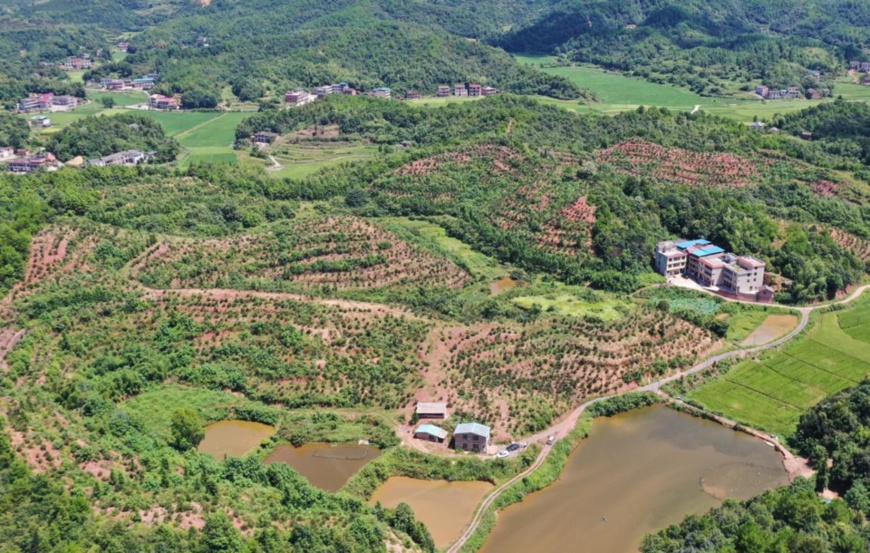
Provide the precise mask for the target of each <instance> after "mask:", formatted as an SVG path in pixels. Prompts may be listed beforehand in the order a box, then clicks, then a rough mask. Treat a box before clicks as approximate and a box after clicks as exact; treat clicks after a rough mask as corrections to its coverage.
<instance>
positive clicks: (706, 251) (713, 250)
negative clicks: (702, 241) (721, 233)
mask: <svg viewBox="0 0 870 553" xmlns="http://www.w3.org/2000/svg"><path fill="white" fill-rule="evenodd" d="M717 253H725V250H723V249H722V248H720V247H719V246H712V245H711V246H707V247H705V248H701V249H700V250H695V251H693V252H692V255H694V256H696V257H707V256H708V255H715V254H717Z"/></svg>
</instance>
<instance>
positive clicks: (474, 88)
mask: <svg viewBox="0 0 870 553" xmlns="http://www.w3.org/2000/svg"><path fill="white" fill-rule="evenodd" d="M482 88H483V87H481V86H480V85H479V84H470V85H468V95H469V96H471V97H472V98H476V97H478V96H480V93H481V89H482Z"/></svg>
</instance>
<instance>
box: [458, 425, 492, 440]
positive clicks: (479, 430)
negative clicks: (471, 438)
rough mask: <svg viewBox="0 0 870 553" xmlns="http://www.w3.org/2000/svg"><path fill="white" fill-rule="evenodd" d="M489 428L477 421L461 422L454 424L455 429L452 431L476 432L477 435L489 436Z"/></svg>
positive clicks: (459, 432)
mask: <svg viewBox="0 0 870 553" xmlns="http://www.w3.org/2000/svg"><path fill="white" fill-rule="evenodd" d="M489 432H490V428H489V427H488V426H486V425H485V424H480V423H478V422H463V423H460V424H458V425H456V430H455V431H454V432H453V433H454V434H477V435H478V436H485V437H486V438H489Z"/></svg>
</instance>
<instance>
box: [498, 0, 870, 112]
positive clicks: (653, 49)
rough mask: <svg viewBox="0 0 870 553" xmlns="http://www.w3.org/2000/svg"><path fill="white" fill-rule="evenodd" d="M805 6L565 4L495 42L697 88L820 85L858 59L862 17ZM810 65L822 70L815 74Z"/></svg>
mask: <svg viewBox="0 0 870 553" xmlns="http://www.w3.org/2000/svg"><path fill="white" fill-rule="evenodd" d="M806 8H807V9H805V10H800V11H799V12H795V13H793V14H790V16H788V17H784V16H783V13H782V11H781V10H779V9H778V8H777V7H775V6H773V5H770V4H767V3H765V2H759V1H757V0H740V1H736V2H730V3H729V4H728V6H727V7H724V6H721V5H713V4H710V3H708V2H703V1H701V0H683V1H681V2H678V3H663V4H662V3H644V2H639V1H637V0H623V1H620V2H618V3H617V4H616V5H610V4H601V3H592V2H566V3H562V4H560V5H559V6H558V8H556V9H554V10H553V11H552V12H550V13H548V14H547V15H545V16H543V17H541V18H539V19H538V20H537V21H536V22H534V23H533V24H530V25H527V26H525V27H523V28H518V29H514V30H512V31H511V32H508V33H506V34H505V35H504V36H502V37H499V38H498V39H497V41H496V43H497V44H499V45H501V46H503V47H504V48H506V49H507V50H508V51H511V52H527V53H537V54H553V53H559V54H560V55H561V56H562V57H563V58H565V59H566V60H570V61H574V62H581V63H593V64H595V65H599V66H602V67H605V68H608V69H616V70H620V71H623V72H624V73H626V74H628V75H630V76H637V77H642V78H644V79H647V80H650V81H653V82H657V83H667V84H672V85H676V86H681V87H686V88H689V89H691V90H692V91H694V92H696V93H698V94H701V95H706V96H721V95H724V94H740V93H741V92H743V91H745V90H752V89H753V88H754V86H755V85H756V84H761V83H762V82H763V83H765V84H770V85H772V86H774V87H777V88H784V87H786V86H790V85H794V84H798V85H801V86H802V87H803V88H804V89H806V88H810V87H813V88H817V89H819V88H830V87H832V81H833V79H831V76H832V74H834V73H838V72H843V71H844V66H845V61H848V59H844V58H852V57H860V58H864V56H865V54H864V53H863V52H862V49H863V48H867V47H868V46H870V43H868V40H867V33H866V29H867V21H866V19H863V18H861V17H857V18H856V17H854V13H853V12H852V5H851V4H850V3H849V2H847V1H835V2H825V1H822V0H813V1H811V2H809V3H808V5H807V6H806ZM811 70H816V71H820V72H821V73H822V79H821V82H817V79H816V78H814V77H813V76H812V75H811V73H810V71H811Z"/></svg>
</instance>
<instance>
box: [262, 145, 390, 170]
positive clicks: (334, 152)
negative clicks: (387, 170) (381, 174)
mask: <svg viewBox="0 0 870 553" xmlns="http://www.w3.org/2000/svg"><path fill="white" fill-rule="evenodd" d="M275 150H276V151H274V152H273V155H274V157H275V159H276V160H277V161H278V163H280V164H281V165H283V166H284V167H283V168H282V169H280V170H278V171H273V172H272V173H270V174H271V175H272V176H273V177H289V178H294V179H299V178H304V177H307V176H308V175H311V174H312V173H316V172H317V171H319V170H320V169H323V168H324V167H328V166H330V165H334V164H336V163H344V162H350V161H362V160H364V159H367V158H370V157H372V156H374V155H376V154H377V153H378V148H377V146H375V145H373V144H370V143H368V142H311V143H306V142H300V143H295V144H294V143H287V144H281V145H280V146H278V147H276V148H275Z"/></svg>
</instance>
